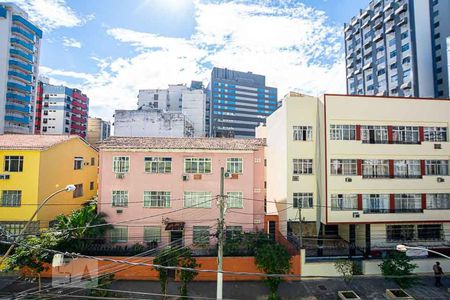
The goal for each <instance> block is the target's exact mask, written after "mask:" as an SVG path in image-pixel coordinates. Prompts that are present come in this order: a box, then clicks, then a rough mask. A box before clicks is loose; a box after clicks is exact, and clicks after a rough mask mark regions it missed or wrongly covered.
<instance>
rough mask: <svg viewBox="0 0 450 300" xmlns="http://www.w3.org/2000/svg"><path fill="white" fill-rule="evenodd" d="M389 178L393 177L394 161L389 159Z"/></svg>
mask: <svg viewBox="0 0 450 300" xmlns="http://www.w3.org/2000/svg"><path fill="white" fill-rule="evenodd" d="M389 178H394V161H393V160H392V159H390V160H389Z"/></svg>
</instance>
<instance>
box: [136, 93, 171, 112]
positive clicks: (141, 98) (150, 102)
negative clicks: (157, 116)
mask: <svg viewBox="0 0 450 300" xmlns="http://www.w3.org/2000/svg"><path fill="white" fill-rule="evenodd" d="M155 95H158V100H155V99H154V98H155ZM168 97H169V93H168V91H167V90H166V89H164V90H160V89H151V90H139V94H138V108H141V107H144V108H157V109H164V110H167V104H168ZM154 103H158V107H154Z"/></svg>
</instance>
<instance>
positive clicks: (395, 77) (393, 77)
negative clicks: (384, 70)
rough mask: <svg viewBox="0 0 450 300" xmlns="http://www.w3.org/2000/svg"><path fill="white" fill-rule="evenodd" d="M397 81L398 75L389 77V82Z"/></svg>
mask: <svg viewBox="0 0 450 300" xmlns="http://www.w3.org/2000/svg"><path fill="white" fill-rule="evenodd" d="M397 81H398V74H394V75H392V76H391V82H397Z"/></svg>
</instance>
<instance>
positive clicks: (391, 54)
mask: <svg viewBox="0 0 450 300" xmlns="http://www.w3.org/2000/svg"><path fill="white" fill-rule="evenodd" d="M396 56H397V51H396V50H394V51H391V53H390V54H389V57H390V58H393V57H396Z"/></svg>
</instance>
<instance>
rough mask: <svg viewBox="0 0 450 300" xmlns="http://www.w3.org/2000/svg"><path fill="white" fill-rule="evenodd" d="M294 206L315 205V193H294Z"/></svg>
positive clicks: (305, 206) (310, 206)
mask: <svg viewBox="0 0 450 300" xmlns="http://www.w3.org/2000/svg"><path fill="white" fill-rule="evenodd" d="M292 200H293V206H294V207H296V208H298V207H301V208H312V207H313V193H294V194H293V195H292Z"/></svg>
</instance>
